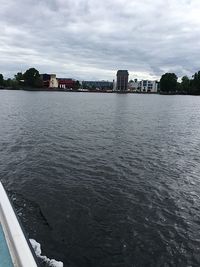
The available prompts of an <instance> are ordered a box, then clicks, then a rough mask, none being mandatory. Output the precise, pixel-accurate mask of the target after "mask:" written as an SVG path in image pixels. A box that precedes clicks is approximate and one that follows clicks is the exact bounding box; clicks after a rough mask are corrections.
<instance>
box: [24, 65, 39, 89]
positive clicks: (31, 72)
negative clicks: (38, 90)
mask: <svg viewBox="0 0 200 267" xmlns="http://www.w3.org/2000/svg"><path fill="white" fill-rule="evenodd" d="M23 78H24V83H25V85H27V86H30V87H38V81H39V80H40V74H39V71H38V70H36V69H35V68H30V69H28V70H27V71H25V73H24V74H23Z"/></svg>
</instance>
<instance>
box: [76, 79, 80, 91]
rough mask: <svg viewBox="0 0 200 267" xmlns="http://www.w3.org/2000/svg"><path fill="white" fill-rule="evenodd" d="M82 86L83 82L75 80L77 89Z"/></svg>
mask: <svg viewBox="0 0 200 267" xmlns="http://www.w3.org/2000/svg"><path fill="white" fill-rule="evenodd" d="M80 87H81V84H80V82H79V81H76V82H75V89H76V90H78V89H79V88H80Z"/></svg>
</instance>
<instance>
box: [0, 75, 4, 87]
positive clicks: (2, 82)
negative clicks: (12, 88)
mask: <svg viewBox="0 0 200 267" xmlns="http://www.w3.org/2000/svg"><path fill="white" fill-rule="evenodd" d="M3 85H4V79H3V74H0V86H3Z"/></svg>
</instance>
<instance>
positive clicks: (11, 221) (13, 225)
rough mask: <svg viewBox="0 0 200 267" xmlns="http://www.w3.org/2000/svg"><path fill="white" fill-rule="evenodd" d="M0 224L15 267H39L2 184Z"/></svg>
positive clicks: (0, 186) (0, 192) (0, 189)
mask: <svg viewBox="0 0 200 267" xmlns="http://www.w3.org/2000/svg"><path fill="white" fill-rule="evenodd" d="M0 223H1V226H2V228H3V231H4V235H5V238H6V241H7V245H8V248H9V251H10V255H11V258H12V261H13V265H14V267H38V265H37V264H36V262H35V259H34V257H33V254H32V252H31V249H30V247H29V245H28V243H27V240H26V238H25V236H24V233H23V231H22V228H21V226H20V224H19V222H18V219H17V217H16V215H15V212H14V210H13V208H12V205H11V203H10V201H9V199H8V196H7V194H6V191H5V190H4V188H3V185H2V183H1V182H0Z"/></svg>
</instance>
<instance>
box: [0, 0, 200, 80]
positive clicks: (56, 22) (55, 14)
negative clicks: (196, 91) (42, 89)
mask: <svg viewBox="0 0 200 267" xmlns="http://www.w3.org/2000/svg"><path fill="white" fill-rule="evenodd" d="M198 8H200V3H199V1H197V0H193V1H188V0H181V1H173V0H168V1H162V0H155V1H153V2H152V1H150V0H140V1H136V0H135V1H134V0H133V1H127V0H115V1H111V0H107V1H97V0H88V1H86V0H85V1H84V0H76V1H72V0H68V1H66V0H41V1H34V0H28V1H25V0H22V1H18V2H16V1H14V0H7V1H5V0H2V8H1V10H0V33H1V35H0V53H1V63H0V67H1V69H0V72H2V73H4V75H6V76H9V75H13V74H14V73H16V72H17V71H20V70H22V71H24V70H25V69H26V68H27V67H30V66H34V67H37V68H38V69H39V70H40V71H41V72H55V73H57V75H58V76H68V77H74V78H80V79H91V78H95V79H110V80H111V79H113V78H114V77H115V72H116V70H117V69H122V68H124V69H128V70H129V71H130V74H131V75H130V76H131V77H133V78H134V75H135V76H137V77H141V78H146V77H152V78H159V76H160V75H161V74H162V73H163V72H165V71H174V72H176V73H177V75H179V76H182V75H185V74H187V75H192V74H193V73H194V72H195V71H197V70H198V68H199V60H198V57H197V55H198V52H199V51H198V47H199V42H200V28H199V23H200V19H199V16H198Z"/></svg>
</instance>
